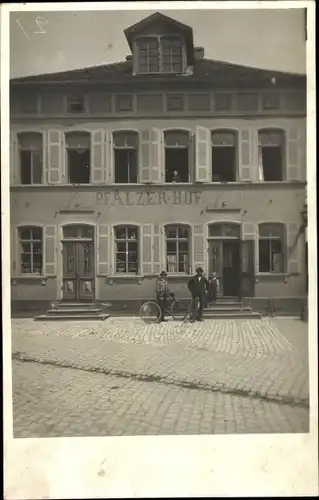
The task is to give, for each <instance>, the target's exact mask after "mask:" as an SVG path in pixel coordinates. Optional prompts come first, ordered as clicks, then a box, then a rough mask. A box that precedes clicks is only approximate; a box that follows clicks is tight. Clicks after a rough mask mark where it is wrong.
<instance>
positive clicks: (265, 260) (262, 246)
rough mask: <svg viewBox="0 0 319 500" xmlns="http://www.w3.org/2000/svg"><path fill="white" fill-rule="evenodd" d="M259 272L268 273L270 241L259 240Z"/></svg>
mask: <svg viewBox="0 0 319 500" xmlns="http://www.w3.org/2000/svg"><path fill="white" fill-rule="evenodd" d="M259 271H260V272H261V273H269V272H270V241H269V240H259Z"/></svg>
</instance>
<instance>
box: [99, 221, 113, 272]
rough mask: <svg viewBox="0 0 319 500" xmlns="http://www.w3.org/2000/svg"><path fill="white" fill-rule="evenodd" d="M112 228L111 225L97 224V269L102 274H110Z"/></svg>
mask: <svg viewBox="0 0 319 500" xmlns="http://www.w3.org/2000/svg"><path fill="white" fill-rule="evenodd" d="M109 242H110V229H109V226H103V225H99V226H97V251H96V258H97V270H98V274H99V275H100V276H108V274H110V248H109Z"/></svg>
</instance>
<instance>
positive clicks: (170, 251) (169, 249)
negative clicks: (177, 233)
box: [167, 241, 177, 254]
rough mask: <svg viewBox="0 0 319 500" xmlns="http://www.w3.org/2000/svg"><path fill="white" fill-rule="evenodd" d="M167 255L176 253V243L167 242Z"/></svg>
mask: <svg viewBox="0 0 319 500" xmlns="http://www.w3.org/2000/svg"><path fill="white" fill-rule="evenodd" d="M167 253H168V254H176V253H177V242H176V241H168V242H167Z"/></svg>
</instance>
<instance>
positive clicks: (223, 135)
mask: <svg viewBox="0 0 319 500" xmlns="http://www.w3.org/2000/svg"><path fill="white" fill-rule="evenodd" d="M211 140H212V181H213V182H235V181H236V180H237V157H238V151H237V142H238V141H237V133H236V132H234V131H231V130H214V131H213V132H212V134H211Z"/></svg>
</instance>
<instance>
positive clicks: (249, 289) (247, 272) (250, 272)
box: [240, 240, 255, 297]
mask: <svg viewBox="0 0 319 500" xmlns="http://www.w3.org/2000/svg"><path fill="white" fill-rule="evenodd" d="M240 250H241V251H240V261H241V262H240V264H241V287H240V291H241V296H242V297H254V295H255V263H254V261H255V254H254V241H253V240H245V241H241V245H240Z"/></svg>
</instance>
